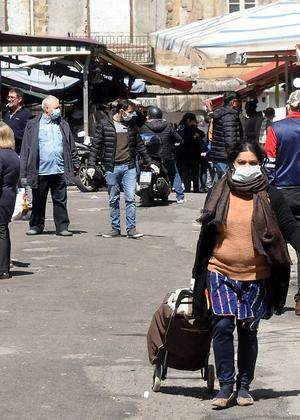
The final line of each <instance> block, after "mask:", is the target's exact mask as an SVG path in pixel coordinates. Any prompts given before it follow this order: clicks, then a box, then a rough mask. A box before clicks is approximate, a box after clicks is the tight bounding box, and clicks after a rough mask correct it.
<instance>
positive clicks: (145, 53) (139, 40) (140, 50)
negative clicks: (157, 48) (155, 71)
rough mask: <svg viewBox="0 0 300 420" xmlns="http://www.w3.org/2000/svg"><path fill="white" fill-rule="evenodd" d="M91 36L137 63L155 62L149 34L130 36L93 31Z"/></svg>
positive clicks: (150, 63)
mask: <svg viewBox="0 0 300 420" xmlns="http://www.w3.org/2000/svg"><path fill="white" fill-rule="evenodd" d="M91 37H92V38H94V39H96V40H97V41H98V42H99V43H100V44H104V45H105V46H106V47H107V48H108V49H109V50H111V51H113V52H115V53H116V54H118V55H120V56H121V57H123V58H126V60H129V61H132V62H133V63H137V64H145V65H152V64H153V48H152V47H151V45H150V42H149V36H147V35H134V36H130V35H123V34H120V35H119V34H103V33H99V32H92V33H91Z"/></svg>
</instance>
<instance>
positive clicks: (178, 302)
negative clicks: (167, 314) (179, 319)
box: [174, 290, 193, 314]
mask: <svg viewBox="0 0 300 420" xmlns="http://www.w3.org/2000/svg"><path fill="white" fill-rule="evenodd" d="M192 296H193V291H192V290H181V292H180V293H179V295H178V297H177V300H176V304H175V309H174V313H175V314H176V312H177V309H178V308H179V306H180V305H181V301H182V300H183V299H184V298H189V297H192Z"/></svg>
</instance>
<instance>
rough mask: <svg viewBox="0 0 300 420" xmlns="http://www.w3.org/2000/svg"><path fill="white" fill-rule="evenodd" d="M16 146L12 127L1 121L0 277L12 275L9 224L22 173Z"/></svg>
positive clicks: (4, 277)
mask: <svg viewBox="0 0 300 420" xmlns="http://www.w3.org/2000/svg"><path fill="white" fill-rule="evenodd" d="M14 147H15V139H14V134H13V132H12V130H11V128H9V127H8V125H6V124H5V123H3V122H0V279H6V278H9V277H11V275H10V271H9V268H10V248H11V245H10V237H9V229H8V224H9V222H10V221H11V217H12V215H13V212H14V207H15V202H16V196H17V185H18V180H19V175H20V159H19V156H18V155H17V153H16V152H15V151H14Z"/></svg>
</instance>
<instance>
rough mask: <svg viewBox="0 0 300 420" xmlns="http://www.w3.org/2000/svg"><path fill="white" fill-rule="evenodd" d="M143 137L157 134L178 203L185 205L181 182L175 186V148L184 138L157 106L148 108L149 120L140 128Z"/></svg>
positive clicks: (162, 156)
mask: <svg viewBox="0 0 300 420" xmlns="http://www.w3.org/2000/svg"><path fill="white" fill-rule="evenodd" d="M140 133H141V135H143V134H149V133H150V134H155V135H157V136H158V137H159V138H160V140H161V159H162V162H163V165H164V166H165V168H166V169H167V171H168V175H169V178H170V182H171V185H172V186H173V187H174V188H175V187H176V189H175V193H176V200H177V203H179V204H182V203H184V191H183V188H182V186H181V182H178V183H176V184H174V180H175V176H176V160H175V147H178V146H179V145H180V144H181V143H182V138H181V137H180V135H179V134H178V133H177V131H176V130H175V129H174V128H173V126H172V125H171V124H170V123H169V122H168V121H167V120H165V119H163V114H162V111H161V109H159V108H158V107H156V106H149V107H148V108H147V120H146V122H145V124H144V125H143V126H142V127H141V128H140Z"/></svg>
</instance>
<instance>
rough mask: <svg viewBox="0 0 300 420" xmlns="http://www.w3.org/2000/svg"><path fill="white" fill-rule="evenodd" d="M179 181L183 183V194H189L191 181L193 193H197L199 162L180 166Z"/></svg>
mask: <svg viewBox="0 0 300 420" xmlns="http://www.w3.org/2000/svg"><path fill="white" fill-rule="evenodd" d="M180 169H181V174H180V175H181V179H182V181H183V183H184V189H185V192H187V193H189V192H191V183H192V181H193V192H194V193H198V192H199V170H200V165H199V162H192V163H190V164H187V163H184V164H182V165H181V168H180Z"/></svg>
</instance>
